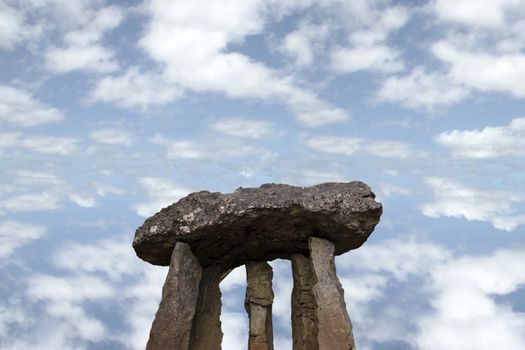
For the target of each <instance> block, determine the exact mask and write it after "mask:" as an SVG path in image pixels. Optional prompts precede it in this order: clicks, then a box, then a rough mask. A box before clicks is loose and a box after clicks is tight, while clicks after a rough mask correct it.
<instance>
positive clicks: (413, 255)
mask: <svg viewBox="0 0 525 350" xmlns="http://www.w3.org/2000/svg"><path fill="white" fill-rule="evenodd" d="M524 254H525V251H524V250H523V249H513V248H507V249H499V250H494V251H491V252H487V253H485V254H479V255H458V254H454V253H453V252H452V251H450V250H449V249H447V248H445V247H444V246H441V245H438V244H436V243H434V242H432V241H426V240H421V239H415V238H414V237H411V236H408V237H407V236H405V237H404V240H403V241H400V239H399V238H396V239H395V240H393V239H392V240H386V241H384V242H381V243H373V244H367V245H365V246H363V247H362V248H361V249H359V250H357V251H355V252H350V253H348V254H345V255H343V256H341V257H338V258H337V267H338V274H339V276H341V282H342V284H343V287H344V289H345V297H346V302H347V307H348V309H349V311H350V315H351V317H353V319H354V320H356V322H354V330H355V334H356V335H357V337H358V339H357V340H358V341H359V343H360V344H361V345H362V346H369V347H370V348H376V347H377V346H379V344H382V346H385V345H387V344H389V342H392V341H394V342H396V343H398V344H399V343H401V344H406V346H409V347H414V348H417V349H422V350H431V349H436V347H437V348H453V349H459V350H463V349H465V350H466V349H472V347H475V348H476V349H482V350H489V349H493V348H494V347H499V346H503V347H505V348H508V349H519V348H520V347H521V345H522V344H524V343H525V332H524V331H523V329H524V328H523V325H524V322H525V317H524V316H523V313H521V312H519V311H517V310H514V309H512V308H511V307H509V305H508V304H506V303H503V302H500V301H497V299H496V296H505V295H509V294H511V293H513V292H516V291H517V290H519V289H520V288H523V286H524V285H525V272H524V271H525V269H524V266H522V265H523V261H525V259H524ZM410 278H412V279H410ZM415 286H416V287H415ZM390 288H396V290H398V291H402V292H401V293H404V296H403V297H401V298H397V297H394V296H393V295H392V294H390V293H389V291H390V290H391V289H390ZM405 288H406V289H405ZM419 303H423V304H426V303H429V304H430V308H427V307H417V306H416V305H417V304H419ZM399 319H404V320H407V322H403V323H402V324H400V323H399V322H395V321H394V320H399ZM385 321H386V322H385ZM495 329H497V330H498V331H497V332H494V330H495ZM387 346H388V345H387Z"/></svg>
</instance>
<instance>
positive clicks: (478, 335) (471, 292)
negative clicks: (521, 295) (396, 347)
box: [414, 249, 525, 350]
mask: <svg viewBox="0 0 525 350" xmlns="http://www.w3.org/2000/svg"><path fill="white" fill-rule="evenodd" d="M524 262H525V252H524V251H520V250H512V249H507V250H500V251H496V252H495V253H493V254H490V255H487V256H467V257H461V258H459V259H455V260H451V261H449V262H447V263H446V264H442V265H439V266H437V267H436V268H435V269H434V272H433V289H434V291H435V297H434V298H433V299H432V301H431V305H432V307H433V309H434V310H433V312H431V313H429V314H428V315H425V316H423V317H422V318H420V319H419V321H418V334H417V336H416V337H415V338H414V340H415V342H414V343H415V345H416V347H417V348H418V349H422V350H427V349H428V350H430V349H457V350H470V349H480V350H490V349H494V348H502V349H521V348H522V347H523V344H525V333H524V331H523V330H524V329H525V316H524V315H523V313H520V312H517V311H515V310H513V309H512V308H511V307H509V306H508V305H502V304H500V303H496V302H495V298H494V296H495V295H507V294H509V293H512V292H514V291H516V290H517V289H518V288H521V287H523V285H525V265H524Z"/></svg>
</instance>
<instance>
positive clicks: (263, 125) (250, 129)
mask: <svg viewBox="0 0 525 350" xmlns="http://www.w3.org/2000/svg"><path fill="white" fill-rule="evenodd" d="M212 128H213V129H214V130H215V131H217V132H218V133H220V134H223V135H228V136H235V137H247V138H252V139H261V138H265V137H269V136H272V135H275V128H274V125H273V124H272V123H270V122H265V121H262V120H250V119H241V118H227V119H221V120H217V121H216V122H214V123H213V124H212Z"/></svg>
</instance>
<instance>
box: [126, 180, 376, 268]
mask: <svg viewBox="0 0 525 350" xmlns="http://www.w3.org/2000/svg"><path fill="white" fill-rule="evenodd" d="M381 213H382V206H381V203H378V202H376V201H375V195H374V193H373V192H372V191H371V189H370V187H369V186H367V185H366V184H364V183H362V182H359V181H354V182H349V183H323V184H320V185H316V186H312V187H296V186H289V185H280V184H265V185H262V186H261V187H258V188H242V187H241V188H239V189H237V190H236V191H235V192H233V193H226V194H222V193H219V192H214V193H212V192H208V191H202V192H196V193H192V194H190V195H188V196H186V197H184V198H182V199H180V200H179V201H178V202H176V203H174V204H172V205H170V206H168V207H167V208H164V209H162V210H161V211H160V212H158V213H157V214H155V215H153V216H152V217H151V218H149V219H147V220H146V221H145V222H144V224H143V225H142V226H141V227H139V228H138V229H137V231H136V232H135V238H134V241H133V248H134V249H135V252H136V253H137V255H138V256H139V257H140V258H141V259H143V260H146V261H148V262H150V263H152V264H155V265H169V263H170V257H171V254H172V252H173V247H174V246H175V242H176V241H182V242H186V243H188V244H189V245H190V246H191V249H192V251H193V253H194V254H195V255H196V256H197V258H198V259H199V262H200V263H201V265H202V267H206V266H209V265H211V264H219V265H221V266H222V268H223V270H227V269H231V268H233V267H236V266H239V265H241V264H244V263H245V262H247V261H253V260H261V261H270V260H273V259H277V258H283V259H288V258H290V256H291V255H292V254H296V253H298V254H303V255H308V238H309V237H311V236H315V237H321V238H325V239H327V240H329V241H331V242H333V243H334V247H335V254H336V255H339V254H342V253H345V252H347V251H349V250H351V249H356V248H358V247H360V246H361V245H362V244H363V243H364V242H365V241H366V240H367V238H368V236H369V235H370V234H371V233H372V231H373V230H374V227H375V226H376V225H377V223H378V222H379V218H380V216H381Z"/></svg>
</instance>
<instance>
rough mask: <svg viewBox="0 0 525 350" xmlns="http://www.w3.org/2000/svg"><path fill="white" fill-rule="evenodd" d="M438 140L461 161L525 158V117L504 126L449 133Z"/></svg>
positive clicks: (443, 134)
mask: <svg viewBox="0 0 525 350" xmlns="http://www.w3.org/2000/svg"><path fill="white" fill-rule="evenodd" d="M436 141H437V142H439V143H440V144H442V145H443V146H445V147H447V148H448V149H449V150H450V151H451V152H452V155H453V156H455V157H459V158H475V159H491V158H497V157H521V156H524V155H525V117H521V118H515V119H512V121H511V122H510V123H509V124H508V125H505V126H495V127H490V126H487V127H485V128H483V129H481V130H479V129H477V130H452V131H446V132H443V133H441V134H439V135H438V136H437V138H436Z"/></svg>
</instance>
